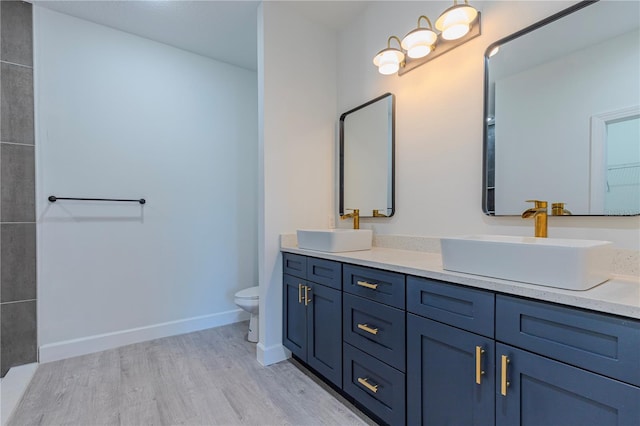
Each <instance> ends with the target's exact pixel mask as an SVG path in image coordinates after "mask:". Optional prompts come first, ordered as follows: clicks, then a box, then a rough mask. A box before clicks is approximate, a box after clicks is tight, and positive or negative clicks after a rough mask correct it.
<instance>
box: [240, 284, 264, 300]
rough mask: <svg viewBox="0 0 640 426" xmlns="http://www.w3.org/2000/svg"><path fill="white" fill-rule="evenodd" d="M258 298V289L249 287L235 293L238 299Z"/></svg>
mask: <svg viewBox="0 0 640 426" xmlns="http://www.w3.org/2000/svg"><path fill="white" fill-rule="evenodd" d="M259 296H260V287H258V286H255V287H249V288H245V289H244V290H240V291H239V292H237V293H236V297H237V298H239V299H257V298H258V297H259Z"/></svg>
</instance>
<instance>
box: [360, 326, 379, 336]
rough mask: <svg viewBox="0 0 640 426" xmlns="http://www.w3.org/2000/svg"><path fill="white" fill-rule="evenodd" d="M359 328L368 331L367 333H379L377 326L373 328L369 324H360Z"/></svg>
mask: <svg viewBox="0 0 640 426" xmlns="http://www.w3.org/2000/svg"><path fill="white" fill-rule="evenodd" d="M358 328H359V329H360V330H364V331H366V332H367V333H371V334H374V335H375V334H378V329H377V328H371V327H369V325H368V324H358Z"/></svg>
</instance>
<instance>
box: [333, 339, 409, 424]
mask: <svg viewBox="0 0 640 426" xmlns="http://www.w3.org/2000/svg"><path fill="white" fill-rule="evenodd" d="M343 361H344V369H343V374H344V377H343V390H344V391H345V392H346V393H347V394H349V395H350V396H352V397H353V398H354V399H355V400H357V401H358V402H359V403H361V404H362V405H364V406H365V407H366V408H367V409H369V410H370V411H371V412H372V413H374V414H375V415H376V416H378V417H380V418H381V419H382V420H383V421H385V422H387V423H389V424H391V425H404V424H405V375H404V374H403V373H401V372H399V371H398V370H396V369H395V368H393V367H389V366H388V365H387V364H385V363H383V362H381V361H378V360H377V359H375V358H373V357H372V356H370V355H367V354H366V353H364V352H362V351H360V350H358V349H356V348H354V347H353V346H351V345H349V344H347V343H345V344H344V356H343Z"/></svg>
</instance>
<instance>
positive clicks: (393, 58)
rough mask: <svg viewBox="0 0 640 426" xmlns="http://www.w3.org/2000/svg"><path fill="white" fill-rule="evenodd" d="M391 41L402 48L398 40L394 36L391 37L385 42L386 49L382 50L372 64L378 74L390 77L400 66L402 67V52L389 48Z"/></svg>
mask: <svg viewBox="0 0 640 426" xmlns="http://www.w3.org/2000/svg"><path fill="white" fill-rule="evenodd" d="M391 40H396V41H397V42H398V44H399V45H400V46H401V47H402V44H401V42H400V39H399V38H398V37H396V36H391V37H389V39H388V40H387V48H386V49H382V50H381V51H380V52H378V54H377V55H376V57H375V58H373V63H374V65H375V66H376V67H378V71H379V72H380V74H384V75H390V74H394V73H396V72H398V70H399V69H400V66H401V65H404V52H403V51H402V50H400V49H396V48H395V47H391Z"/></svg>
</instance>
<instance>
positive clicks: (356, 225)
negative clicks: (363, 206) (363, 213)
mask: <svg viewBox="0 0 640 426" xmlns="http://www.w3.org/2000/svg"><path fill="white" fill-rule="evenodd" d="M345 210H353V213H349V214H345V215H341V216H340V219H343V220H344V219H348V218H350V217H352V218H353V229H360V210H359V209H345Z"/></svg>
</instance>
